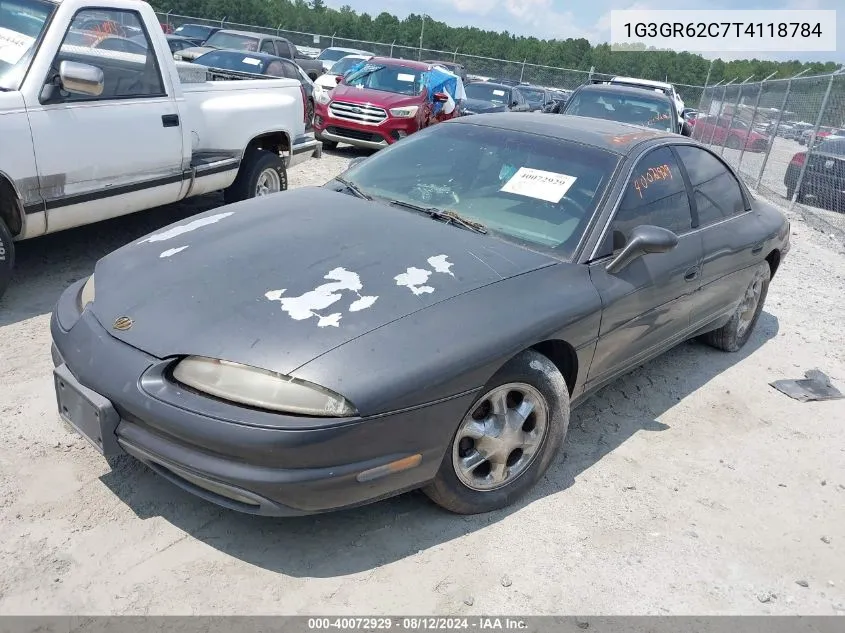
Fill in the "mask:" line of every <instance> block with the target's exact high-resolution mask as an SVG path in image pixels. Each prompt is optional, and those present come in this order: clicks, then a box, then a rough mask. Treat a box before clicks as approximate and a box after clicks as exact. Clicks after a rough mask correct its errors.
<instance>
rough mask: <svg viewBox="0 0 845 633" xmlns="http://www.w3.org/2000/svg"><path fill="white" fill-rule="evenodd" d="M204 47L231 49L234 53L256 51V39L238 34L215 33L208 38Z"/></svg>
mask: <svg viewBox="0 0 845 633" xmlns="http://www.w3.org/2000/svg"><path fill="white" fill-rule="evenodd" d="M205 45H206V46H213V47H215V48H232V49H234V50H236V51H257V50H258V38H255V37H249V36H248V35H240V34H238V33H225V32H224V31H217V33H215V34H214V35H212V36H211V37H209V38H208V40H207V41H206V43H205Z"/></svg>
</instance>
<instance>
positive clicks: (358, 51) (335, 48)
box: [323, 46, 370, 54]
mask: <svg viewBox="0 0 845 633" xmlns="http://www.w3.org/2000/svg"><path fill="white" fill-rule="evenodd" d="M323 50H325V51H344V52H345V51H349V52H350V53H355V54H361V53H366V54H370V51H365V50H364V49H363V48H346V47H345V46H329V47H328V48H324V49H323Z"/></svg>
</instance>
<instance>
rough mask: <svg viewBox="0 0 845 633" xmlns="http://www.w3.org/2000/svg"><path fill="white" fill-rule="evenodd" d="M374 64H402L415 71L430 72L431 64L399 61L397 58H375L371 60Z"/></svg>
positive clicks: (406, 60)
mask: <svg viewBox="0 0 845 633" xmlns="http://www.w3.org/2000/svg"><path fill="white" fill-rule="evenodd" d="M370 61H371V62H373V63H374V64H397V65H399V64H401V65H402V66H405V67H406V68H413V69H414V70H428V69H429V68H430V67H431V64H426V63H425V62H418V61H414V60H413V59H399V58H396V57H373V58H372V59H370Z"/></svg>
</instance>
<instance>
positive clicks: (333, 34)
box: [331, 31, 337, 46]
mask: <svg viewBox="0 0 845 633" xmlns="http://www.w3.org/2000/svg"><path fill="white" fill-rule="evenodd" d="M335 35H337V31H335V32H334V33H332V43H331V45H332V46H334V36H335Z"/></svg>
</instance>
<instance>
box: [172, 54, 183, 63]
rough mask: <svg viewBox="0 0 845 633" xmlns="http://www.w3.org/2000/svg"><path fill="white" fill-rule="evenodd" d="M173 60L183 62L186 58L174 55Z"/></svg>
mask: <svg viewBox="0 0 845 633" xmlns="http://www.w3.org/2000/svg"><path fill="white" fill-rule="evenodd" d="M173 59H175V60H176V61H177V62H181V61H184V59H185V58H184V57H182V56H181V55H180V54H179V53H173Z"/></svg>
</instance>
